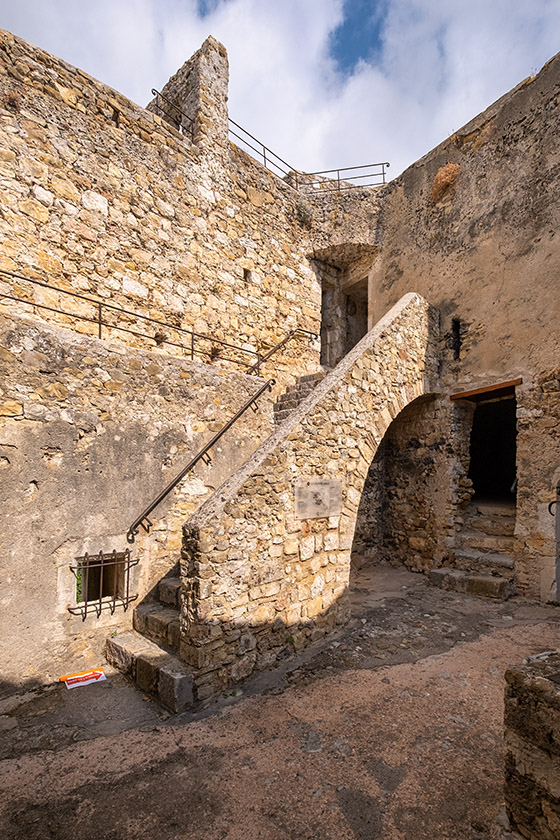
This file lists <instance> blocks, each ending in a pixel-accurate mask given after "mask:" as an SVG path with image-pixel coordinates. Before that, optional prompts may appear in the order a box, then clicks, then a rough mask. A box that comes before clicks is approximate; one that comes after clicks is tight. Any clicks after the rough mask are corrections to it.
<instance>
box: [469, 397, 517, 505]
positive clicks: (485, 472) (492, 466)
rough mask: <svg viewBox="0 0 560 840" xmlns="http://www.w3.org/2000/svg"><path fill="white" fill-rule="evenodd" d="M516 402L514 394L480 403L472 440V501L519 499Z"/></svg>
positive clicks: (470, 470)
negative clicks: (517, 492)
mask: <svg viewBox="0 0 560 840" xmlns="http://www.w3.org/2000/svg"><path fill="white" fill-rule="evenodd" d="M516 454H517V405H516V399H515V394H513V395H511V396H507V397H502V398H497V399H492V400H488V401H485V402H482V401H481V402H479V403H477V406H476V408H475V412H474V417H473V425H472V431H471V441H470V466H469V474H468V475H469V478H470V479H471V481H472V483H473V491H474V493H473V500H475V501H480V500H483V499H485V500H495V501H501V502H513V501H515V498H516V489H517V488H516Z"/></svg>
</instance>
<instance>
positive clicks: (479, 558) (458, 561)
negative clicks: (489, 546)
mask: <svg viewBox="0 0 560 840" xmlns="http://www.w3.org/2000/svg"><path fill="white" fill-rule="evenodd" d="M453 565H454V567H455V568H459V569H463V570H472V569H476V570H478V569H480V568H481V567H485V568H489V569H513V567H514V559H513V557H512V556H511V554H494V553H490V552H484V551H473V550H469V549H463V550H461V549H456V550H455V551H454V552H453Z"/></svg>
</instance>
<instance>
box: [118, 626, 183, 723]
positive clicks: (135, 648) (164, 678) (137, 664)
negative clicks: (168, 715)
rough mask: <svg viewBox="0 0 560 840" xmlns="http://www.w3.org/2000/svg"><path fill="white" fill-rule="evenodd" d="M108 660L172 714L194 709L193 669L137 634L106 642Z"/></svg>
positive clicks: (125, 635)
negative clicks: (192, 707) (190, 708)
mask: <svg viewBox="0 0 560 840" xmlns="http://www.w3.org/2000/svg"><path fill="white" fill-rule="evenodd" d="M105 657H106V659H107V661H108V662H110V663H111V665H114V666H115V668H118V669H119V671H122V672H123V673H125V674H129V675H130V676H131V677H132V678H133V679H134V680H135V681H136V683H137V684H138V686H139V687H140V688H141V689H142V690H143V691H146V692H148V693H150V694H153V695H154V696H155V697H157V699H158V700H159V701H160V703H161V704H162V705H163V706H165V708H166V709H169V710H170V711H171V712H175V713H179V712H184V711H185V709H188V708H189V707H190V706H192V705H193V702H194V694H193V675H192V669H191V668H190V667H189V666H188V665H187V664H186V663H185V662H182V661H181V660H180V659H178V658H177V657H176V656H174V655H173V654H171V653H168V652H167V651H165V650H163V648H161V647H159V646H158V645H157V644H155V642H151V641H150V640H149V639H146V637H145V636H141V635H140V634H139V633H136V632H135V631H134V630H131V631H129V632H127V633H121V634H120V635H119V636H114V637H110V638H109V639H107V644H106V646H105Z"/></svg>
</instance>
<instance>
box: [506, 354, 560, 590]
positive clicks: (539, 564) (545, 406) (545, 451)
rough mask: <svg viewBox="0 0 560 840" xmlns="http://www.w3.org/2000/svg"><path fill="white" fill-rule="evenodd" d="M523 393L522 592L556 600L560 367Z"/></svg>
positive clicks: (520, 454) (518, 565)
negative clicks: (553, 510) (552, 505)
mask: <svg viewBox="0 0 560 840" xmlns="http://www.w3.org/2000/svg"><path fill="white" fill-rule="evenodd" d="M518 391H519V393H518V408H517V425H518V437H517V453H518V455H517V461H518V473H517V475H518V488H517V526H516V569H517V579H518V585H519V587H520V589H521V590H522V591H524V592H528V593H530V594H531V595H532V596H533V597H535V598H540V599H541V600H543V601H551V600H555V599H556V580H555V577H556V575H555V565H556V552H557V551H558V550H559V547H558V546H557V545H556V540H555V533H554V517H553V516H550V514H549V513H548V504H549V502H551V501H552V500H553V499H554V498H555V488H556V485H557V484H558V483H559V482H560V368H559V367H553V368H550V369H548V370H543V371H540V372H539V373H538V374H537V375H536V376H535V378H534V379H533V381H532V382H531V383H530V384H529V385H528V386H527V387H523V388H520V389H518ZM559 583H560V582H559Z"/></svg>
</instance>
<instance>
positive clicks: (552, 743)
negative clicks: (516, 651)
mask: <svg viewBox="0 0 560 840" xmlns="http://www.w3.org/2000/svg"><path fill="white" fill-rule="evenodd" d="M506 681H507V687H506V693H505V718H504V720H505V746H506V764H505V800H506V809H507V814H508V817H509V821H510V825H511V828H512V829H513V830H514V831H517V832H519V835H520V836H521V837H526V838H530V840H557V838H558V837H560V651H556V652H554V653H550V654H543V655H541V656H538V657H533V658H531V659H529V660H528V661H527V662H526V663H525V664H524V665H519V666H516V667H514V668H510V669H509V670H508V671H507V672H506Z"/></svg>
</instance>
